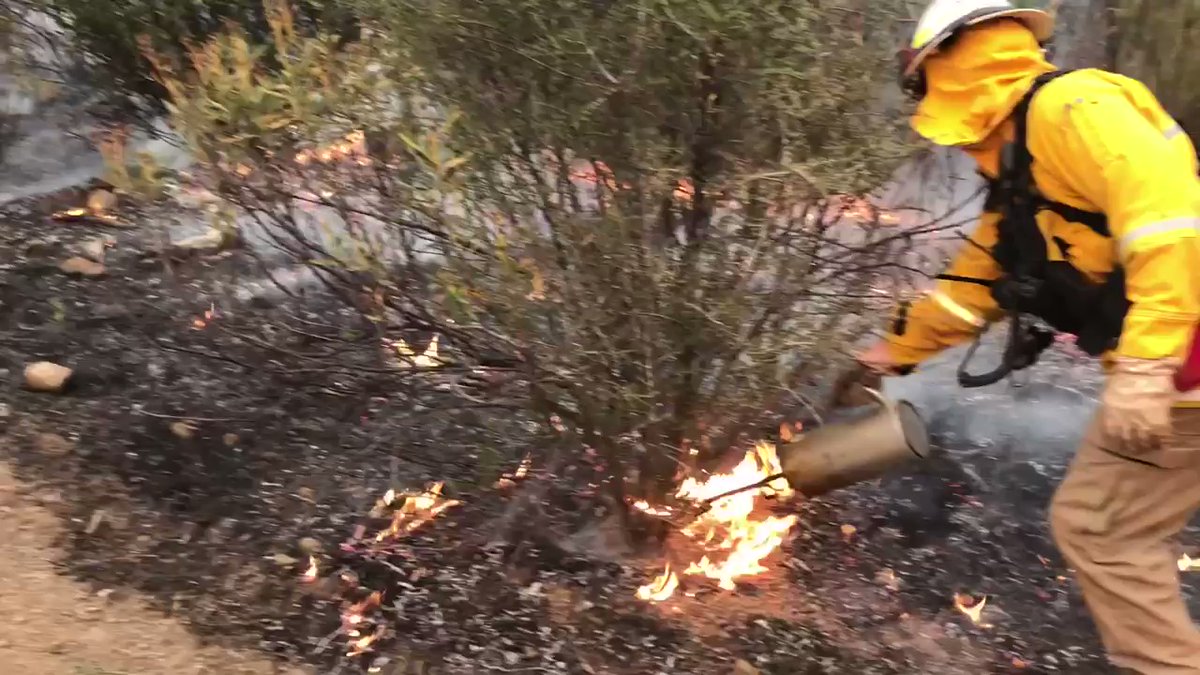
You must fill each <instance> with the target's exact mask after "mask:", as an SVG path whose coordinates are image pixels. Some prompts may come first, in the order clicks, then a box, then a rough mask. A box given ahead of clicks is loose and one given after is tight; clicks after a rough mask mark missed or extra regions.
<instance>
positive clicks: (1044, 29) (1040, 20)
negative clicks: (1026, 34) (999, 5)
mask: <svg viewBox="0 0 1200 675" xmlns="http://www.w3.org/2000/svg"><path fill="white" fill-rule="evenodd" d="M996 19H1016V20H1017V21H1020V22H1021V23H1023V24H1025V27H1026V28H1028V29H1029V31H1030V32H1032V33H1033V36H1034V37H1035V38H1037V41H1038V44H1045V43H1046V42H1048V41H1049V40H1050V38H1051V37H1053V36H1054V17H1053V16H1051V15H1050V14H1048V13H1046V12H1043V11H1042V10H1040V9H1015V8H1014V9H1001V10H996V11H994V12H987V13H984V14H980V15H978V16H972V17H970V18H968V19H967V20H965V21H963V22H962V23H960V24H958V25H956V26H954V28H953V29H952V30H947V31H944V32H943V33H942V34H941V35H938V36H937V37H936V38H934V39H932V40H930V41H929V43H928V44H925V45H923V46H922V47H921V48H920V49H918V50H917V51H916V53H914V54H913V55H912V56H911V57H910V58H909V61H908V64H907V65H906V66H905V68H904V72H903V73H902V77H906V78H907V77H912V76H913V75H915V74H916V73H917V71H918V70H920V69H921V64H922V63H924V61H925V59H927V58H929V55H930V54H932V53H933V52H935V51H937V48H938V47H939V46H940V45H941V44H942V43H943V42H945V41H946V40H947V39H949V38H950V36H951V35H953V34H954V33H955V32H957V31H959V30H962V29H963V28H968V27H970V26H977V25H979V24H981V23H985V22H987V21H995V20H996Z"/></svg>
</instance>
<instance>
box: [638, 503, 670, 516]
mask: <svg viewBox="0 0 1200 675" xmlns="http://www.w3.org/2000/svg"><path fill="white" fill-rule="evenodd" d="M633 508H635V509H637V510H638V511H641V512H642V513H645V514H648V515H651V516H661V517H667V516H670V515H671V514H673V513H675V512H674V511H672V510H671V509H669V508H667V507H666V506H651V505H650V502H648V501H646V500H645V499H642V500H639V501H636V502H634V503H633Z"/></svg>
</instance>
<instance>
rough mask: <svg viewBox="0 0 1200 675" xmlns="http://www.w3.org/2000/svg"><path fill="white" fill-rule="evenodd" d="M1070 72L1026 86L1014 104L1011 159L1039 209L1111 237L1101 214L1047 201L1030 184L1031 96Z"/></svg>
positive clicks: (1051, 74) (1047, 75)
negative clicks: (1013, 160) (1027, 185)
mask: <svg viewBox="0 0 1200 675" xmlns="http://www.w3.org/2000/svg"><path fill="white" fill-rule="evenodd" d="M1072 72H1074V71H1073V70H1069V69H1068V70H1054V71H1051V72H1049V73H1043V74H1042V75H1039V76H1038V77H1037V79H1035V80H1034V81H1033V85H1032V86H1030V87H1029V91H1027V92H1025V96H1023V97H1022V98H1021V101H1020V102H1019V103H1018V104H1017V107H1016V108H1014V109H1013V124H1014V125H1015V127H1016V133H1015V135H1014V138H1013V142H1014V143H1015V145H1016V146H1017V147H1016V148H1015V149H1016V152H1017V154H1016V156H1015V157H1014V159H1015V160H1016V161H1017V162H1019V163H1020V164H1018V165H1017V167H1016V168H1017V169H1018V170H1023V171H1026V172H1028V173H1027V175H1028V177H1029V188H1030V190H1031V192H1032V194H1033V199H1034V202H1035V204H1036V207H1037V209H1038V210H1042V209H1045V210H1047V211H1051V212H1053V213H1057V214H1058V215H1059V216H1062V218H1063V219H1064V220H1067V221H1070V222H1073V223H1082V224H1083V225H1086V226H1088V227H1089V228H1090V229H1091V230H1092V231H1094V232H1096V233H1097V234H1099V235H1101V236H1105V237H1108V236H1110V234H1109V229H1108V219H1107V218H1106V217H1105V216H1104V214H1103V213H1096V212H1094V211H1084V210H1083V209H1080V208H1076V207H1074V206H1071V205H1069V204H1063V203H1062V202H1056V201H1052V200H1050V199H1046V198H1045V197H1043V196H1042V195H1041V194H1040V193H1039V192H1038V191H1037V188H1036V187H1035V186H1034V183H1033V173H1032V171H1033V169H1032V167H1033V155H1032V154H1031V153H1030V152H1029V106H1030V104H1031V103H1033V97H1034V96H1036V95H1037V93H1038V91H1039V90H1040V89H1041V88H1042V87H1044V86H1046V85H1047V84H1050V83H1051V82H1053V81H1054V80H1057V79H1058V78H1060V77H1062V76H1063V75H1067V74H1069V73H1072Z"/></svg>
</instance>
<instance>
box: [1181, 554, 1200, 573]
mask: <svg viewBox="0 0 1200 675" xmlns="http://www.w3.org/2000/svg"><path fill="white" fill-rule="evenodd" d="M1197 570H1200V558H1193V557H1191V556H1190V555H1188V554H1186V553H1184V554H1183V555H1182V556H1180V557H1179V571H1180V572H1195V571H1197Z"/></svg>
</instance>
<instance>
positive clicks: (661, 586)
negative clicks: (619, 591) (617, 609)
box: [637, 563, 679, 602]
mask: <svg viewBox="0 0 1200 675" xmlns="http://www.w3.org/2000/svg"><path fill="white" fill-rule="evenodd" d="M678 587H679V577H677V576H675V572H673V571H672V570H671V563H667V567H666V569H664V570H663V573H662V574H660V575H658V578H657V579H655V580H654V581H653V582H652V583H649V584H646V585H645V586H642V587H641V588H639V589H638V590H637V596H638V599H639V600H649V601H650V602H662V601H663V600H666V599H667V598H669V597H671V594H673V593H674V592H675V589H676V588H678Z"/></svg>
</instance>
